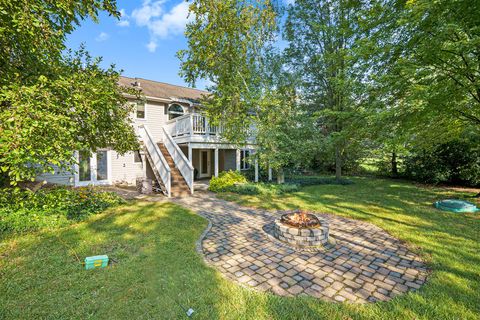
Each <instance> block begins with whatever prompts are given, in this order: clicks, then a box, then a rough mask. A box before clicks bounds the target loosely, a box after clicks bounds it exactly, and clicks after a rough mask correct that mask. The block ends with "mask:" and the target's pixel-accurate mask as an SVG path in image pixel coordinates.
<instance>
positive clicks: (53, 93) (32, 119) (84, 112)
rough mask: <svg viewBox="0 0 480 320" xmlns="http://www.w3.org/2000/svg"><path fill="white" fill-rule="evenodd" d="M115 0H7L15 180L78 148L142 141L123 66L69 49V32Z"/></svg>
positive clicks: (5, 145)
mask: <svg viewBox="0 0 480 320" xmlns="http://www.w3.org/2000/svg"><path fill="white" fill-rule="evenodd" d="M101 10H105V11H107V12H108V13H110V14H112V15H114V16H116V17H118V16H119V13H118V12H117V10H116V6H115V1H113V0H103V1H100V0H83V1H71V0H56V1H47V0H28V1H27V0H25V1H9V0H0V88H1V89H0V106H1V112H0V172H3V174H6V175H7V177H8V180H9V181H10V183H11V184H16V183H17V182H19V181H23V180H31V179H34V178H35V176H36V175H37V174H39V173H43V172H51V171H53V170H54V168H55V167H60V168H64V169H67V168H70V167H71V166H70V165H71V164H72V163H73V162H74V161H75V159H74V151H75V150H91V151H95V150H96V149H98V148H105V147H112V148H114V149H116V150H118V151H119V152H126V151H128V150H132V149H135V148H137V140H136V137H135V134H134V131H133V128H132V126H131V125H130V124H129V118H128V116H129V114H130V112H131V110H130V109H131V107H129V106H128V105H127V104H126V103H125V102H126V101H125V99H124V98H123V95H122V89H121V88H119V87H118V84H117V83H118V78H119V73H118V72H117V71H116V70H115V69H114V68H113V67H111V68H109V69H108V70H104V69H102V68H101V67H100V66H99V62H100V60H99V59H92V58H91V57H90V56H89V55H88V53H87V52H86V51H85V50H84V49H83V48H80V50H79V51H78V52H76V53H72V52H67V53H65V50H66V47H65V37H66V35H67V34H68V33H70V32H71V31H73V30H74V28H75V26H77V25H78V23H79V22H80V21H81V20H82V19H84V18H86V17H87V16H88V17H91V18H93V19H94V20H96V18H97V14H98V12H99V11H101Z"/></svg>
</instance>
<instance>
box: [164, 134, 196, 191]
mask: <svg viewBox="0 0 480 320" xmlns="http://www.w3.org/2000/svg"><path fill="white" fill-rule="evenodd" d="M158 147H159V149H160V151H161V152H162V154H163V156H164V157H165V160H167V163H168V166H169V167H170V170H171V171H170V173H171V195H172V197H185V196H189V195H190V189H189V188H188V185H187V182H186V181H185V179H184V178H183V176H182V174H181V173H180V171H179V170H178V169H177V168H176V167H175V162H174V161H173V158H172V156H171V155H170V153H169V152H168V150H167V148H166V147H165V145H164V144H163V143H158Z"/></svg>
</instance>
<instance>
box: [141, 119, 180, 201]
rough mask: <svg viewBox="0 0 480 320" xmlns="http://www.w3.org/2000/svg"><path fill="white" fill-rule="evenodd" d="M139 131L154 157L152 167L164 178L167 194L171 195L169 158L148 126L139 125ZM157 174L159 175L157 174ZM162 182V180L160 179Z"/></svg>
mask: <svg viewBox="0 0 480 320" xmlns="http://www.w3.org/2000/svg"><path fill="white" fill-rule="evenodd" d="M138 133H139V134H140V137H141V139H142V141H143V143H144V144H145V148H146V149H147V152H148V154H149V155H150V158H151V159H152V162H153V163H151V165H152V167H153V168H152V169H153V170H155V171H156V172H157V173H158V176H159V177H160V179H161V180H162V181H161V182H162V183H163V185H164V186H165V189H166V196H167V197H170V196H171V194H172V193H171V184H172V183H171V181H172V180H171V173H170V167H169V166H168V163H167V160H166V159H165V157H164V156H163V154H162V152H161V151H160V148H159V147H158V145H157V144H156V143H155V140H153V138H152V134H151V133H150V131H149V130H148V128H147V127H146V126H144V125H141V126H139V127H138ZM156 176H157V175H156ZM159 182H160V181H159Z"/></svg>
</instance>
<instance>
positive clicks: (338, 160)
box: [335, 146, 342, 180]
mask: <svg viewBox="0 0 480 320" xmlns="http://www.w3.org/2000/svg"><path fill="white" fill-rule="evenodd" d="M341 178H342V155H341V153H340V147H339V146H336V147H335V179H337V180H340V179H341Z"/></svg>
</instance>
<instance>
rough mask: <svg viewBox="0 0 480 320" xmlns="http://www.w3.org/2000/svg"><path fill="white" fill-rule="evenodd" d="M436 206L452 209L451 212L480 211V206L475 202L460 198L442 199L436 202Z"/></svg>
mask: <svg viewBox="0 0 480 320" xmlns="http://www.w3.org/2000/svg"><path fill="white" fill-rule="evenodd" d="M434 205H435V208H437V209H440V210H444V211H451V212H477V211H480V209H479V208H477V206H476V205H475V204H474V203H471V202H468V201H464V200H458V199H446V200H440V201H437V202H435V203H434Z"/></svg>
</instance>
